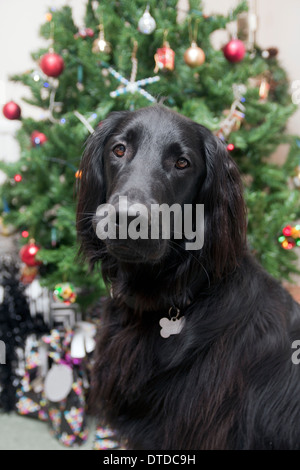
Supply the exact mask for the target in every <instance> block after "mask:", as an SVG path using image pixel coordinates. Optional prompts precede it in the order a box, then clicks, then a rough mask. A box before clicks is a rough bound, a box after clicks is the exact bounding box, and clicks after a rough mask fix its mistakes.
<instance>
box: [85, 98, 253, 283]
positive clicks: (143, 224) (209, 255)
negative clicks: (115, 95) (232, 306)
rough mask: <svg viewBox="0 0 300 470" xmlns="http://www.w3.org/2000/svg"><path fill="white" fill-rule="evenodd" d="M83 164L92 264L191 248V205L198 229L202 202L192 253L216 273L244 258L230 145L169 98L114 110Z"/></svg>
mask: <svg viewBox="0 0 300 470" xmlns="http://www.w3.org/2000/svg"><path fill="white" fill-rule="evenodd" d="M80 170H81V171H82V177H81V181H80V188H79V201H78V207H77V230H78V235H79V240H80V243H81V251H82V252H83V253H84V254H85V255H86V257H87V258H88V259H89V261H90V263H91V264H92V265H93V264H94V263H95V262H96V261H97V260H99V259H101V256H103V253H105V254H106V255H107V253H109V254H110V255H111V256H112V257H114V258H116V259H119V260H120V261H122V262H126V263H151V264H152V265H153V264H155V263H161V262H162V260H163V259H165V258H166V257H167V256H168V255H169V254H170V251H171V249H172V246H176V247H177V248H178V247H180V249H182V250H184V249H185V248H184V246H185V245H184V243H185V242H186V241H187V238H186V232H185V230H184V221H186V222H187V221H188V216H186V218H185V212H184V209H185V208H188V210H190V209H191V212H190V217H191V219H190V220H191V221H192V222H191V224H192V226H191V230H192V229H193V231H192V233H196V231H195V223H196V221H197V220H196V219H197V215H196V214H197V211H195V208H196V207H197V205H201V204H202V205H203V206H204V214H205V219H204V240H203V246H202V244H201V247H199V249H198V250H197V253H195V251H193V252H192V255H193V256H195V255H196V254H197V256H200V257H201V259H202V263H205V265H206V267H207V269H208V270H209V271H210V272H211V273H214V274H215V275H216V276H220V275H222V274H223V273H224V272H225V271H227V272H228V271H231V270H233V269H234V268H235V266H236V265H237V263H238V260H239V258H240V256H241V254H242V252H243V250H244V247H245V231H246V223H245V206H244V201H243V196H242V187H241V180H240V176H239V173H238V170H237V167H236V165H235V163H234V162H233V160H232V159H231V157H230V156H229V154H228V153H227V150H226V149H225V147H224V144H223V143H222V142H221V141H220V140H219V139H218V138H216V137H215V136H214V135H213V134H212V133H211V132H210V131H209V130H208V129H206V128H205V127H203V126H201V125H199V124H197V123H195V122H193V121H191V120H190V119H188V118H186V117H183V116H181V115H179V114H178V113H175V112H173V111H171V110H169V109H167V108H166V107H164V106H161V105H155V106H151V107H148V108H144V109H139V110H137V111H134V112H129V111H128V112H127V111H122V112H114V113H111V114H110V115H109V116H108V118H107V119H105V120H104V121H103V122H102V123H101V125H100V126H99V127H98V128H97V130H96V131H95V132H94V133H93V135H92V136H91V137H90V138H89V139H88V142H87V145H86V150H85V153H84V156H83V159H82V163H81V168H80ZM162 205H164V206H162ZM174 205H176V208H177V209H178V211H179V212H176V211H174V210H173V209H174V207H175V206H174ZM162 207H165V208H167V211H166V214H167V215H168V214H169V218H168V217H167V219H168V221H169V224H170V231H169V236H168V235H167V236H166V233H168V230H167V232H164V228H165V227H164V223H165V221H164V220H163V217H162V216H161V214H162V211H161V208H162ZM172 207H173V209H171V210H169V209H170V208H172ZM158 208H159V211H160V212H159V215H158V218H157V217H156V216H157V212H155V210H156V209H158ZM180 208H181V209H182V211H181V220H180V221H178V217H180ZM173 214H175V215H174V216H173ZM176 224H177V225H176ZM178 224H179V225H178ZM155 225H157V226H155ZM178 227H179V228H178ZM180 227H181V228H180ZM127 229H128V230H127ZM153 229H154V230H153ZM156 229H157V230H156ZM180 231H181V233H178V232H180ZM151 235H154V236H151ZM190 238H191V237H189V239H190Z"/></svg>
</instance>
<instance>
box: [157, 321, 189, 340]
mask: <svg viewBox="0 0 300 470" xmlns="http://www.w3.org/2000/svg"><path fill="white" fill-rule="evenodd" d="M184 321H185V320H184V317H181V318H176V317H173V318H171V319H170V320H169V318H166V317H164V318H161V319H160V321H159V324H160V326H161V330H160V336H161V337H162V338H169V336H170V335H178V334H179V333H180V332H181V330H182V328H183V326H184Z"/></svg>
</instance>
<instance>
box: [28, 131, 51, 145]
mask: <svg viewBox="0 0 300 470" xmlns="http://www.w3.org/2000/svg"><path fill="white" fill-rule="evenodd" d="M30 140H31V143H32V146H33V147H36V146H38V145H43V144H44V143H45V142H46V141H47V140H48V139H47V137H46V136H45V134H43V133H42V132H39V131H33V132H32V134H31V136H30Z"/></svg>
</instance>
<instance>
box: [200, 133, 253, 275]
mask: <svg viewBox="0 0 300 470" xmlns="http://www.w3.org/2000/svg"><path fill="white" fill-rule="evenodd" d="M202 153H204V156H205V164H206V177H205V179H204V181H203V182H202V184H201V189H200V192H199V196H198V198H197V199H198V202H199V203H202V204H204V213H205V226H204V227H205V228H204V230H205V235H204V245H203V249H202V253H201V257H204V260H205V262H206V263H208V268H209V270H210V274H211V275H213V274H215V276H216V277H221V276H222V275H224V274H226V273H230V272H232V271H234V269H235V268H236V267H237V266H238V264H239V261H240V260H241V257H242V255H243V253H244V252H245V247H246V226H247V223H246V207H245V202H244V198H243V186H242V180H241V177H240V173H239V170H238V168H237V165H236V163H235V162H234V160H233V159H232V158H231V156H230V155H229V153H228V151H227V149H226V147H225V145H224V143H223V142H222V141H221V140H220V139H219V138H217V137H215V136H214V135H213V134H211V133H209V134H207V135H206V136H205V137H204V138H202Z"/></svg>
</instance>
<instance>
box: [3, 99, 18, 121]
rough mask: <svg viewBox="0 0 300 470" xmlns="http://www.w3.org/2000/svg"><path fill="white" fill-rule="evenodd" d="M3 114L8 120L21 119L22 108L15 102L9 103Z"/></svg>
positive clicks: (4, 107) (5, 106)
mask: <svg viewBox="0 0 300 470" xmlns="http://www.w3.org/2000/svg"><path fill="white" fill-rule="evenodd" d="M2 111H3V114H4V116H5V117H6V118H7V119H20V117H21V108H20V106H19V105H18V104H17V103H15V102H14V101H9V102H8V103H6V104H5V105H4V106H3V108H2Z"/></svg>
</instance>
